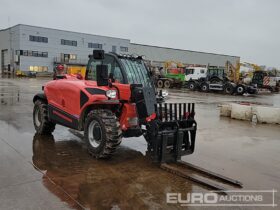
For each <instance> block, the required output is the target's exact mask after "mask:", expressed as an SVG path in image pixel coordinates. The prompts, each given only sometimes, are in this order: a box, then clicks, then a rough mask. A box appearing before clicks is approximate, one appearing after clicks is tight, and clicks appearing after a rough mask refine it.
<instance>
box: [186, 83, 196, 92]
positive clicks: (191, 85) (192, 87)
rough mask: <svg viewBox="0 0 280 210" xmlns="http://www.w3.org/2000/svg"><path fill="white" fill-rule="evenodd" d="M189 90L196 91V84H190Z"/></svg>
mask: <svg viewBox="0 0 280 210" xmlns="http://www.w3.org/2000/svg"><path fill="white" fill-rule="evenodd" d="M188 87H189V89H190V90H192V91H194V90H195V89H196V84H195V82H189V85H188Z"/></svg>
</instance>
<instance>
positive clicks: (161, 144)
mask: <svg viewBox="0 0 280 210" xmlns="http://www.w3.org/2000/svg"><path fill="white" fill-rule="evenodd" d="M42 89H43V93H39V94H37V95H35V96H34V98H33V102H34V111H33V121H34V126H35V129H36V132H37V133H38V134H41V135H48V134H51V133H52V132H53V131H54V129H55V125H56V124H60V125H63V126H66V127H69V128H71V129H75V130H78V131H84V139H85V141H86V144H87V147H88V151H89V153H90V154H91V155H93V156H94V157H96V158H108V157H110V156H111V155H112V154H113V153H114V152H115V150H116V148H117V147H118V146H119V145H120V143H121V140H122V137H139V136H141V135H143V136H144V137H145V139H146V141H147V143H148V148H147V154H148V155H149V156H151V158H152V159H153V161H155V162H175V161H177V160H180V159H181V156H182V155H187V154H192V153H193V151H194V146H195V137H196V129H197V125H196V121H195V120H194V115H195V111H194V108H195V107H194V104H193V103H187V104H186V103H179V104H178V103H163V102H161V103H158V101H157V100H156V99H157V98H156V96H157V93H156V89H155V86H154V83H153V80H152V75H151V73H150V71H149V70H148V68H147V67H146V66H145V64H144V61H143V59H142V57H140V56H139V57H133V56H130V55H118V54H116V53H104V51H102V50H94V51H93V54H92V55H90V56H89V61H88V65H87V69H86V75H85V78H83V77H82V76H81V75H78V76H75V75H67V74H66V75H56V77H55V78H54V80H53V81H50V82H48V83H46V84H45V86H43V87H42Z"/></svg>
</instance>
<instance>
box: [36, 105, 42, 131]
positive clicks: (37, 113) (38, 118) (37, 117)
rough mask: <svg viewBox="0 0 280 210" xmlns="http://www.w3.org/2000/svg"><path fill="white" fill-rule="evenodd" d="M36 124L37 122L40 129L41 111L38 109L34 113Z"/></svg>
mask: <svg viewBox="0 0 280 210" xmlns="http://www.w3.org/2000/svg"><path fill="white" fill-rule="evenodd" d="M34 122H35V125H36V126H37V127H40V125H41V111H40V109H39V108H38V107H37V109H36V110H35V113H34Z"/></svg>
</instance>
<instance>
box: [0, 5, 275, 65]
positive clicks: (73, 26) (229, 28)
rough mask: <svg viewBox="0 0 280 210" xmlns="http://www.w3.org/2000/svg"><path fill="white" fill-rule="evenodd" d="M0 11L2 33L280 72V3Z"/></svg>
mask: <svg viewBox="0 0 280 210" xmlns="http://www.w3.org/2000/svg"><path fill="white" fill-rule="evenodd" d="M0 8H1V10H0V28H6V27H8V26H9V25H15V24H19V23H22V24H28V25H36V26H43V27H51V28H57V29H65V30H71V31H78V32H85V33H92V34H98V35H107V36H114V37H121V38H128V39H130V40H131V42H134V43H140V44H149V45H157V46H165V47H172V48H179V49H188V50H195V51H204V52H214V53H222V54H229V55H238V56H241V59H242V60H243V61H247V62H253V63H257V64H260V65H267V66H275V67H280V1H279V0H141V1H140V0H137V1H136V0H76V1H74V0H44V1H42V0H0ZM8 19H10V21H8Z"/></svg>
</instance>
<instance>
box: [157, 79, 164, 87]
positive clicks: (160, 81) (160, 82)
mask: <svg viewBox="0 0 280 210" xmlns="http://www.w3.org/2000/svg"><path fill="white" fill-rule="evenodd" d="M157 87H158V88H163V87H164V85H163V81H162V80H161V79H159V80H158V81H157Z"/></svg>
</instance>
